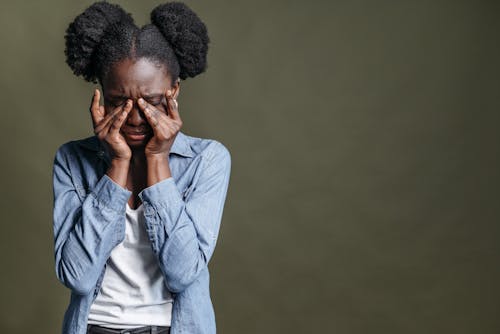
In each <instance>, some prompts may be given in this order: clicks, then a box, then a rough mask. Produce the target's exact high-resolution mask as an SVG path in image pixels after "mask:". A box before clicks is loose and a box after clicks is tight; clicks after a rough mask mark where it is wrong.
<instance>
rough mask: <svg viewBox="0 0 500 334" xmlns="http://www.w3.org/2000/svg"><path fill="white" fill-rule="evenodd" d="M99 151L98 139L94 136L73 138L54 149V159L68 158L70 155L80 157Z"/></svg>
mask: <svg viewBox="0 0 500 334" xmlns="http://www.w3.org/2000/svg"><path fill="white" fill-rule="evenodd" d="M99 151H101V146H100V143H99V140H98V139H97V137H96V136H90V137H85V138H81V139H74V140H69V141H66V142H64V143H63V144H61V145H59V147H58V148H57V149H56V153H55V159H56V160H61V159H65V160H67V159H69V158H71V157H79V158H82V157H84V156H85V155H88V154H95V153H96V152H99Z"/></svg>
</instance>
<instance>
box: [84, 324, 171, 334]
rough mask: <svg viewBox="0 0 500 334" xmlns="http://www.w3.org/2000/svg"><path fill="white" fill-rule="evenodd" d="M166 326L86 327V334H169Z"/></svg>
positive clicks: (168, 328)
mask: <svg viewBox="0 0 500 334" xmlns="http://www.w3.org/2000/svg"><path fill="white" fill-rule="evenodd" d="M169 333H170V327H168V326H143V327H138V328H125V329H121V328H109V327H103V326H99V325H87V334H169Z"/></svg>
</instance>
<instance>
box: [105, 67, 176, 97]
mask: <svg viewBox="0 0 500 334" xmlns="http://www.w3.org/2000/svg"><path fill="white" fill-rule="evenodd" d="M102 83H103V86H104V87H103V88H104V89H105V90H107V91H113V92H117V93H118V92H119V93H123V94H129V93H134V92H140V93H142V94H146V93H154V92H158V91H159V92H162V91H165V90H166V89H167V88H168V86H169V83H170V78H169V75H168V74H167V71H166V69H165V67H164V66H161V65H158V64H157V63H155V62H152V61H150V60H148V59H146V58H140V59H137V60H132V59H128V58H127V59H124V60H122V61H120V62H118V63H116V64H114V65H113V66H112V68H111V69H110V72H109V73H108V75H107V76H106V77H105V78H104V79H103V82H102Z"/></svg>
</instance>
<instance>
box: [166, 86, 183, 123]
mask: <svg viewBox="0 0 500 334" xmlns="http://www.w3.org/2000/svg"><path fill="white" fill-rule="evenodd" d="M165 96H166V98H167V108H168V116H170V118H172V119H173V120H176V121H181V116H180V115H179V104H178V103H177V99H176V98H175V97H176V96H177V95H175V96H173V95H172V92H171V91H167V93H166V94H165Z"/></svg>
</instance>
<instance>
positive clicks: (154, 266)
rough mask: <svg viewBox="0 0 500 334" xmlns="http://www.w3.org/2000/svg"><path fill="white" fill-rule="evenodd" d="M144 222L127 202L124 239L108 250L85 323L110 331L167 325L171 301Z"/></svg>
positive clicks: (142, 213) (141, 216)
mask: <svg viewBox="0 0 500 334" xmlns="http://www.w3.org/2000/svg"><path fill="white" fill-rule="evenodd" d="M144 221H145V218H144V208H143V205H142V204H141V205H140V206H139V207H138V208H137V209H135V210H133V209H131V208H130V206H129V205H128V203H127V209H126V227H125V239H124V240H123V242H122V243H120V244H119V245H118V246H116V247H115V248H114V249H113V250H112V251H111V255H110V257H109V259H108V262H107V266H106V271H105V273H104V278H103V282H102V286H101V289H100V292H99V294H98V295H97V297H96V299H95V300H94V302H93V304H92V305H91V307H90V313H89V317H88V321H87V322H88V324H96V325H101V326H105V327H110V328H135V327H142V326H148V325H157V326H170V321H171V315H172V303H173V299H172V295H171V294H170V292H169V291H168V290H167V288H166V286H165V282H164V277H163V274H162V272H161V269H160V267H159V266H158V259H157V258H156V257H155V255H154V254H153V250H152V248H151V241H150V240H149V238H148V235H147V232H146V226H145V222H144Z"/></svg>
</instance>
